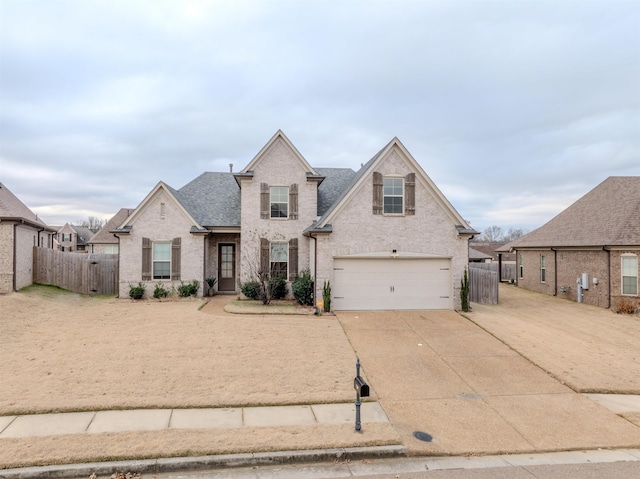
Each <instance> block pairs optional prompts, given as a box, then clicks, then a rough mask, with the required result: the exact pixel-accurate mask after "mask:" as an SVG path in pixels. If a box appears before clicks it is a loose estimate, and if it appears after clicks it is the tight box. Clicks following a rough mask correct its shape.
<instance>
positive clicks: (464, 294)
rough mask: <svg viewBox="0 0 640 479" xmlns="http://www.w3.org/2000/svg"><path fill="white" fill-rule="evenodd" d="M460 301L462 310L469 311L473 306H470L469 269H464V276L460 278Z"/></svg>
mask: <svg viewBox="0 0 640 479" xmlns="http://www.w3.org/2000/svg"><path fill="white" fill-rule="evenodd" d="M460 303H461V306H462V311H464V312H467V311H469V310H470V309H471V308H470V307H469V275H468V274H467V269H466V268H465V270H464V276H463V277H462V279H461V280H460Z"/></svg>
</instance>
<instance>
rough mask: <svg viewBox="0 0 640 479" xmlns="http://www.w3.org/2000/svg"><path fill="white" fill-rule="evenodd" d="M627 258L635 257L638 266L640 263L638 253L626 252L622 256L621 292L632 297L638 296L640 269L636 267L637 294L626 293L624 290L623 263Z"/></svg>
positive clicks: (639, 292)
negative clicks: (639, 272) (639, 271)
mask: <svg viewBox="0 0 640 479" xmlns="http://www.w3.org/2000/svg"><path fill="white" fill-rule="evenodd" d="M625 258H635V260H636V268H637V267H638V265H640V261H638V255H637V254H633V253H624V254H622V255H621V256H620V294H621V295H622V296H631V297H634V298H635V297H637V296H638V295H639V294H640V289H639V285H638V271H637V269H636V275H635V278H636V294H631V293H625V292H624V278H625V275H624V268H623V267H622V263H623V262H624V260H625ZM627 277H628V278H632V277H633V276H627Z"/></svg>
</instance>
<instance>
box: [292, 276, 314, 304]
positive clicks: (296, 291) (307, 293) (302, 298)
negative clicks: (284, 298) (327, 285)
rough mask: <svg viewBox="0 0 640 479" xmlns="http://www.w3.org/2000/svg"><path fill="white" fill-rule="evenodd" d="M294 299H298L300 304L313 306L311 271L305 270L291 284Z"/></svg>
mask: <svg viewBox="0 0 640 479" xmlns="http://www.w3.org/2000/svg"><path fill="white" fill-rule="evenodd" d="M291 290H292V292H293V297H294V298H296V301H297V302H298V304H302V305H304V306H313V279H311V271H309V270H308V269H304V270H302V271H301V272H300V274H299V275H298V276H296V279H294V280H293V283H291Z"/></svg>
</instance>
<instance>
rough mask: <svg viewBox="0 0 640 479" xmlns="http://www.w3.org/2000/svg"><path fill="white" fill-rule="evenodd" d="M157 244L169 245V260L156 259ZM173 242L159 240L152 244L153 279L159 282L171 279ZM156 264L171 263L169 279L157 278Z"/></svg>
mask: <svg viewBox="0 0 640 479" xmlns="http://www.w3.org/2000/svg"><path fill="white" fill-rule="evenodd" d="M157 244H168V245H169V260H164V259H163V260H156V259H155V251H156V250H155V245H157ZM171 247H172V242H171V240H159V241H152V242H151V279H154V280H155V279H158V280H167V279H171V255H172V249H171ZM156 263H169V275H168V277H167V278H157V277H156V275H155V272H156V269H155V268H154V266H155V264H156Z"/></svg>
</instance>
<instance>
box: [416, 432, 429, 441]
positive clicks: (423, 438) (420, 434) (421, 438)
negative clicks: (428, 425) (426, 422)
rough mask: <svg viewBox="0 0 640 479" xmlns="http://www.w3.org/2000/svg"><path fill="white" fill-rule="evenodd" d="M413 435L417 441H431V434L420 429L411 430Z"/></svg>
mask: <svg viewBox="0 0 640 479" xmlns="http://www.w3.org/2000/svg"><path fill="white" fill-rule="evenodd" d="M413 437H415V438H416V439H418V440H419V441H424V442H431V441H433V436H432V435H431V434H427V433H426V432H422V431H413Z"/></svg>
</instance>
